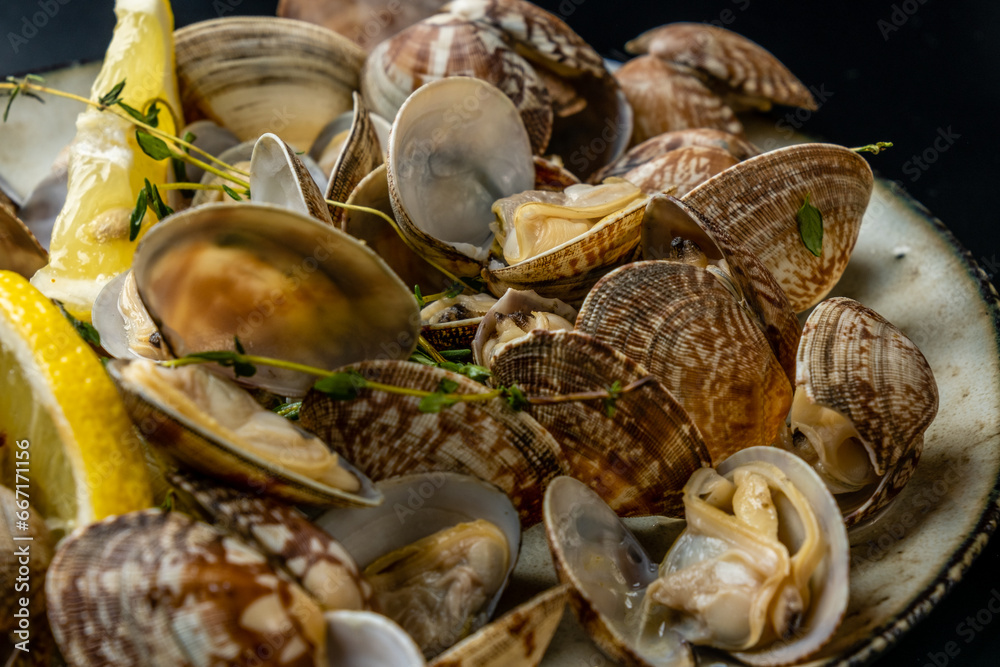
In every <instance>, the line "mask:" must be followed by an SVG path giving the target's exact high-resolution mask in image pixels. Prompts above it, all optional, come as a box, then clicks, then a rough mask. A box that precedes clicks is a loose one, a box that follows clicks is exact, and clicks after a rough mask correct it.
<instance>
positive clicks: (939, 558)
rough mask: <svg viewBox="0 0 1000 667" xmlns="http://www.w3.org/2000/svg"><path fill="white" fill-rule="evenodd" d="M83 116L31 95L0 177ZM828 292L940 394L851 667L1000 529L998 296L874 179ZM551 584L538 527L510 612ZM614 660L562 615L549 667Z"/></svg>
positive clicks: (836, 660) (35, 166) (865, 551)
mask: <svg viewBox="0 0 1000 667" xmlns="http://www.w3.org/2000/svg"><path fill="white" fill-rule="evenodd" d="M94 71H95V70H94V68H93V67H90V68H81V69H79V70H76V71H75V72H71V73H68V74H67V73H66V72H63V73H59V74H58V75H57V78H56V79H53V78H50V79H49V80H50V81H53V80H58V81H59V85H60V87H63V88H72V89H80V90H86V89H87V87H88V86H89V83H88V81H89V79H91V78H92V77H93V76H94ZM36 106H37V105H36ZM78 111H79V109H78V108H77V107H76V106H74V105H73V104H62V103H61V102H59V103H55V104H52V105H46V108H45V115H44V116H42V115H39V109H36V108H34V107H32V106H31V102H30V101H27V100H25V101H23V102H22V103H21V104H20V105H19V106H15V109H14V111H12V114H11V124H10V125H8V126H6V127H5V128H4V130H3V136H4V140H3V141H0V148H2V150H0V175H2V176H4V177H6V178H7V180H9V181H12V182H14V184H15V186H16V188H17V190H18V191H19V192H20V194H22V195H24V194H26V193H27V190H28V189H29V188H30V186H31V183H32V182H34V180H37V178H40V175H43V174H44V173H45V171H46V170H47V165H48V164H49V163H50V162H51V160H52V159H53V158H54V157H55V154H56V153H57V152H58V151H59V149H60V148H61V146H62V145H63V143H65V141H66V138H67V137H71V136H72V127H73V119H74V118H75V115H76V113H77V112H78ZM43 128H49V130H48V131H46V130H44V129H43ZM51 128H61V129H60V130H59V132H61V134H59V133H54V132H52V131H51ZM762 132H763V133H762ZM772 132H773V126H772ZM751 138H752V139H753V140H755V141H756V142H757V143H758V145H761V146H765V147H768V148H771V147H774V146H776V145H778V144H777V143H776V141H777V139H776V137H773V136H768V135H767V134H766V131H758V132H757V133H756V134H753V133H752V136H751ZM781 143H784V142H781ZM29 146H31V149H30V150H29ZM833 295H839V296H849V297H851V298H854V299H857V300H858V301H860V302H862V303H864V304H865V305H867V306H870V307H872V308H874V309H875V310H876V311H878V312H879V313H881V314H882V315H884V316H885V317H886V318H888V319H889V320H890V321H891V322H893V323H894V324H896V325H897V326H899V327H900V328H901V329H902V330H903V331H904V332H906V334H907V335H908V336H909V337H910V338H912V339H913V340H914V341H915V342H916V343H917V344H918V345H919V346H920V349H921V350H922V351H923V353H924V355H925V356H926V357H927V360H928V361H929V362H930V364H931V367H932V368H933V370H934V374H935V377H936V379H937V382H938V387H939V390H940V397H941V402H940V409H939V411H938V415H937V418H936V419H935V421H934V423H933V424H932V425H931V427H930V429H929V430H928V431H927V434H926V442H925V448H924V453H923V457H922V458H921V460H920V464H919V466H918V467H917V471H916V474H915V475H914V476H913V478H912V480H911V481H910V483H909V485H908V486H907V487H906V488H905V489H904V491H903V492H902V493H901V494H900V496H899V497H898V498H897V500H896V501H895V503H894V504H893V505H892V506H891V507H890V508H889V510H888V511H887V512H886V513H885V514H884V515H883V516H882V517H881V518H880V519H879V520H878V521H877V522H876V523H875V524H873V525H871V526H868V527H866V528H865V529H864V530H863V531H861V532H858V533H855V534H854V535H853V536H852V543H853V545H854V546H853V548H852V552H851V557H852V567H851V581H850V587H851V591H850V604H849V608H848V612H847V616H846V618H845V620H844V623H843V624H842V625H841V627H840V629H839V630H838V632H837V634H836V636H835V637H834V639H833V641H832V642H831V643H830V644H829V645H828V646H827V647H826V648H825V650H824V651H823V652H822V654H821V655H820V656H818V659H817V660H815V662H814V663H813V664H824V665H826V664H831V665H832V664H845V665H856V664H863V663H865V662H867V661H870V660H872V659H873V658H874V657H875V656H877V655H878V654H880V653H881V652H883V651H885V650H886V649H887V648H888V647H889V646H890V645H891V644H892V643H893V642H894V640H895V639H896V638H898V637H899V636H901V635H902V634H903V633H905V632H907V631H908V630H909V629H910V628H911V627H912V626H913V624H914V623H915V622H916V621H917V620H919V619H920V618H922V617H923V616H925V615H926V614H927V613H928V612H929V611H930V609H931V608H932V607H933V606H934V605H935V604H936V603H937V602H938V601H939V600H940V599H941V597H942V596H943V595H944V593H945V592H946V591H947V590H948V589H949V588H950V586H951V585H953V584H954V583H955V582H957V581H958V580H959V579H961V577H962V575H963V573H964V572H965V570H966V568H967V567H968V566H969V564H970V562H971V561H972V559H973V558H975V556H976V555H977V554H978V553H979V551H980V550H981V549H982V548H983V546H984V545H985V544H986V541H987V539H988V537H989V535H990V533H991V532H992V531H993V529H994V528H995V526H996V522H997V517H998V515H1000V506H998V486H997V482H998V477H1000V426H998V425H1000V383H998V382H997V378H1000V352H998V325H1000V310H998V299H997V293H996V291H995V290H994V289H993V287H992V286H991V285H990V284H989V282H988V281H987V279H986V276H985V274H984V273H983V272H982V271H981V270H980V269H978V268H977V267H976V266H975V264H974V262H973V261H972V259H971V257H970V255H969V253H968V252H966V251H965V250H964V249H963V248H962V247H961V246H960V245H959V244H958V242H957V241H956V240H955V238H954V237H953V236H952V235H951V233H950V232H949V231H948V230H947V228H945V227H944V225H943V224H942V223H941V222H940V221H938V220H936V219H934V218H933V217H932V216H931V215H930V214H929V213H928V212H927V211H926V210H925V209H924V208H923V207H921V206H920V205H919V204H918V203H916V202H915V201H913V200H911V199H910V198H908V197H907V196H906V195H905V194H904V193H903V192H901V191H900V190H898V189H896V188H895V187H894V186H893V185H892V184H890V183H887V182H884V181H877V182H876V184H875V191H874V194H873V196H872V200H871V203H870V205H869V207H868V211H867V213H866V214H865V220H864V225H863V226H862V229H861V235H860V237H859V239H858V243H857V247H856V248H855V251H854V254H853V256H852V258H851V262H850V264H849V266H848V268H847V271H846V273H845V274H844V276H843V279H842V280H841V281H840V283H839V284H838V285H837V287H836V289H835V290H834V292H833ZM554 584H555V574H554V571H553V570H552V569H551V560H550V559H549V557H548V552H547V549H546V547H545V542H544V537H543V535H542V534H541V532H540V531H539V530H538V527H536V528H534V529H532V530H531V531H528V533H527V535H526V537H525V547H524V551H523V553H522V558H521V562H520V563H519V565H518V568H517V570H516V571H515V581H514V585H513V587H512V590H511V591H510V593H509V594H508V595H507V598H508V600H507V601H506V602H507V605H508V606H510V605H511V604H513V602H515V601H516V600H517V599H523V598H524V597H526V596H527V595H529V594H531V593H532V592H533V591H539V590H542V589H544V588H546V587H548V586H551V585H554ZM610 664H612V663H611V661H610V660H608V659H607V658H606V657H604V656H603V655H602V654H601V653H600V652H599V651H598V650H597V649H596V648H595V647H594V646H593V645H592V644H591V643H590V641H589V640H588V639H587V638H586V636H585V635H584V634H583V633H582V631H581V630H580V628H579V626H578V625H577V624H576V621H575V619H573V617H572V614H570V613H569V612H567V613H566V615H565V616H564V618H563V622H562V625H561V626H560V629H559V632H558V633H557V636H556V639H555V641H554V642H553V644H552V646H551V648H550V649H549V651H548V653H547V654H546V657H545V659H544V662H543V665H546V666H547V667H571V666H572V667H596V666H600V665H610ZM719 664H724V663H719Z"/></svg>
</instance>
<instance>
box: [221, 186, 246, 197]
mask: <svg viewBox="0 0 1000 667" xmlns="http://www.w3.org/2000/svg"><path fill="white" fill-rule="evenodd" d="M222 191H223V192H225V193H226V194H227V195H229V196H230V197H232V198H233V199H235V200H236V201H243V197H240V196H239V194H237V193H236V190H233V189H232V188H231V187H229V186H228V185H226V184H225V183H223V184H222Z"/></svg>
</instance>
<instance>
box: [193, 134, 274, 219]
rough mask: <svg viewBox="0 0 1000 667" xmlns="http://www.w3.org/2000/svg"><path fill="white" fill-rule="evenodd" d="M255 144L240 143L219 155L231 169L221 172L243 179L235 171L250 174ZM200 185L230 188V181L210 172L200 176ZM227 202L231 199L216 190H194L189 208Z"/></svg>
mask: <svg viewBox="0 0 1000 667" xmlns="http://www.w3.org/2000/svg"><path fill="white" fill-rule="evenodd" d="M256 144H257V142H256V140H248V141H242V142H240V143H237V144H236V145H234V146H230V147H229V148H227V149H226V150H224V151H222V152H221V153H219V155H218V158H219V159H220V160H221V161H223V162H225V163H226V164H228V165H229V166H230V167H231V169H221V171H223V172H225V173H227V174H229V175H231V176H234V177H236V178H240V179H243V178H245V176H243V175H242V174H239V173H238V172H237V171H236V170H239V171H243V172H246V173H250V158H251V157H253V149H254V146H255V145H256ZM201 184H202V185H211V186H215V187H216V188H217V187H219V186H221V185H226V186H228V187H232V181H230V180H229V179H227V178H223V177H222V176H218V175H216V174H213V173H211V172H207V173H204V174H202V176H201ZM228 201H232V198H231V197H230V196H229V195H228V194H227V193H226V192H220V191H219V190H217V189H212V190H196V191H195V193H194V197H192V198H191V206H202V205H204V204H218V203H221V202H228ZM178 210H180V209H178Z"/></svg>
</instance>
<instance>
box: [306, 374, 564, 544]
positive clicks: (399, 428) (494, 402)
mask: <svg viewBox="0 0 1000 667" xmlns="http://www.w3.org/2000/svg"><path fill="white" fill-rule="evenodd" d="M353 368H355V369H356V370H357V371H358V372H359V373H361V374H362V375H363V376H364V377H365V378H366V379H368V380H370V381H374V382H382V383H386V384H393V385H396V386H400V387H410V388H413V389H420V390H423V391H431V392H432V391H435V390H436V389H437V388H438V386H439V384H440V383H441V381H442V380H450V381H452V382H455V383H456V384H457V385H458V387H457V389H455V392H457V393H462V394H469V393H481V392H485V391H487V389H486V388H485V387H483V385H481V384H479V383H477V382H474V381H472V380H470V379H469V378H467V377H465V376H463V375H458V374H456V373H452V372H449V371H445V370H442V369H439V368H433V367H429V366H422V365H420V364H414V363H410V362H398V361H366V362H363V363H360V364H356V365H354V366H353ZM419 404H420V399H419V398H416V397H412V396H401V395H398V394H392V393H387V392H381V391H373V390H368V389H362V390H360V391H359V395H358V397H357V398H355V399H352V400H348V401H336V400H333V399H332V398H329V397H328V396H326V395H324V394H321V393H319V392H317V391H311V392H310V393H309V394H307V395H306V398H305V400H304V401H303V404H302V409H301V410H300V412H299V419H300V420H301V423H302V425H303V426H304V427H305V428H306V429H308V430H309V431H312V432H313V433H316V434H317V435H319V436H320V437H321V438H323V440H324V442H327V443H329V444H330V446H331V447H332V448H333V449H334V450H336V451H337V452H338V453H340V454H341V455H343V456H345V457H347V458H350V457H355V458H354V459H352V461H353V462H354V463H355V465H356V466H357V467H358V468H359V469H361V470H362V471H364V472H365V474H366V475H368V476H369V477H371V478H372V479H374V480H375V481H378V480H383V479H386V478H388V477H398V476H400V475H408V474H412V473H417V472H433V471H451V472H459V473H464V474H467V475H473V476H475V477H478V478H479V479H481V480H484V481H487V482H490V483H492V484H494V485H496V486H498V487H499V488H500V489H501V490H503V491H504V492H505V493H506V494H507V495H508V496H510V498H511V501H512V502H513V503H514V505H515V507H517V509H518V512H519V513H520V515H521V520H522V522H523V524H524V525H531V524H533V523H537V522H538V520H539V518H540V516H541V514H540V513H541V502H542V494H543V493H544V490H545V484H546V483H547V482H548V480H550V479H552V478H553V477H554V476H556V475H558V474H560V473H561V472H562V470H563V465H562V462H561V460H560V448H559V445H558V444H557V443H556V441H555V440H554V439H553V438H552V435H551V434H549V432H548V431H546V430H545V429H544V428H543V427H542V426H541V425H539V424H538V422H536V421H535V420H534V419H532V418H531V417H530V416H529V415H527V414H525V413H523V412H515V411H514V410H513V409H512V408H511V407H510V406H509V405H507V402H506V401H504V400H502V399H499V398H495V399H491V400H489V401H482V402H479V401H476V402H461V403H457V404H455V405H452V406H450V407H447V408H445V409H444V410H442V411H440V412H437V413H425V412H421V411H420V410H419V408H418V406H419Z"/></svg>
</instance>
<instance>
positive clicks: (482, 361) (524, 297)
mask: <svg viewBox="0 0 1000 667" xmlns="http://www.w3.org/2000/svg"><path fill="white" fill-rule="evenodd" d="M536 314H538V315H541V316H542V317H541V318H540V317H537V316H536ZM504 321H507V322H509V323H510V324H511V325H513V327H511V328H507V327H505V326H504V325H503V324H502V322H504ZM574 322H576V309H575V308H573V307H572V306H570V305H569V304H567V303H566V302H564V301H560V300H559V299H546V298H545V297H542V296H539V295H538V294H537V293H536V292H534V291H532V290H526V291H518V290H514V289H508V290H507V292H506V293H505V294H504V295H503V296H502V297H500V299H499V300H498V301H497V302H496V303H495V304H493V307H492V308H490V309H489V310H488V311H487V312H486V314H485V315H484V316H483V318H482V321H481V322H480V323H479V328H478V329H476V334H475V337H474V338H473V340H472V358H473V360H474V361H475V362H476V363H477V364H479V365H480V366H485V367H487V368H489V367H490V366H491V365H492V363H493V353H494V351H496V350H497V349H498V347H499V346H500V345H502V344H503V343H506V342H509V341H510V340H516V339H517V338H521V337H524V336H527V335H528V333H529V332H530V331H532V330H534V329H545V330H547V331H557V330H567V331H568V330H570V329H572V328H573V323H574ZM498 329H499V331H498Z"/></svg>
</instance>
